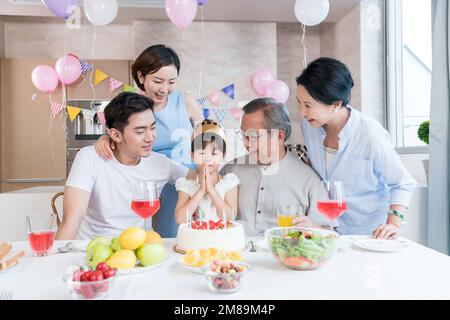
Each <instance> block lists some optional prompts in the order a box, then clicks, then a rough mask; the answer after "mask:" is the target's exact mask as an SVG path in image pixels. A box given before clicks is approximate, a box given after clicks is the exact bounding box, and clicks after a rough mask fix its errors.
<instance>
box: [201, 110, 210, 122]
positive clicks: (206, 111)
mask: <svg viewBox="0 0 450 320" xmlns="http://www.w3.org/2000/svg"><path fill="white" fill-rule="evenodd" d="M202 110H203V117H204V118H205V119H208V118H209V109H208V108H202Z"/></svg>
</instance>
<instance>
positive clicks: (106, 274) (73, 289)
mask: <svg viewBox="0 0 450 320" xmlns="http://www.w3.org/2000/svg"><path fill="white" fill-rule="evenodd" d="M116 277H117V270H116V269H115V268H110V267H108V265H107V264H106V263H105V262H101V263H99V264H98V265H97V266H96V268H95V269H88V268H83V267H80V266H74V267H72V268H69V270H68V272H67V274H66V275H65V276H64V278H63V280H64V281H65V282H66V283H67V287H68V288H69V290H70V293H71V295H72V299H74V300H103V299H106V298H107V297H108V295H109V294H110V292H111V291H112V289H113V286H114V281H115V279H116Z"/></svg>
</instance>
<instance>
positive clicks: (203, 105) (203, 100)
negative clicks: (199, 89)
mask: <svg viewBox="0 0 450 320" xmlns="http://www.w3.org/2000/svg"><path fill="white" fill-rule="evenodd" d="M197 103H198V104H199V105H200V107H202V108H206V98H205V97H203V98H200V99H198V100H197Z"/></svg>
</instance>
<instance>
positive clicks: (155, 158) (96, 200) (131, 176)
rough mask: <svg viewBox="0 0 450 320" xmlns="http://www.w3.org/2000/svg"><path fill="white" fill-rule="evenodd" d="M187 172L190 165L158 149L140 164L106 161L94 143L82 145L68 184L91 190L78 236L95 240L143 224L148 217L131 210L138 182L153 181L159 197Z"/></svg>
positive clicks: (115, 235)
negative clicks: (185, 165) (167, 155)
mask: <svg viewBox="0 0 450 320" xmlns="http://www.w3.org/2000/svg"><path fill="white" fill-rule="evenodd" d="M187 173H188V169H187V168H186V167H183V166H182V165H180V164H178V163H176V162H175V161H173V160H170V159H168V158H167V157H166V156H164V155H162V154H160V153H157V152H152V153H151V155H150V156H149V157H148V158H142V159H141V161H140V162H139V164H138V165H135V166H126V165H123V164H121V163H120V162H119V161H118V160H117V159H116V158H113V160H103V159H102V158H100V157H99V156H98V155H97V153H96V152H95V149H94V147H93V146H89V147H85V148H82V149H81V150H80V151H79V152H78V153H77V155H76V157H75V161H74V162H73V165H72V168H71V170H70V174H69V177H68V178H67V182H66V186H69V187H74V188H79V189H82V190H85V191H87V192H90V198H89V204H88V208H87V211H86V215H85V217H84V219H83V221H82V223H81V226H80V229H79V231H78V234H77V239H91V238H93V237H95V236H99V235H102V236H105V237H111V238H112V237H117V236H118V235H119V234H120V233H121V232H122V231H123V230H124V229H126V228H128V227H132V226H143V224H144V219H142V218H141V217H140V216H138V215H137V214H136V213H135V212H134V211H132V210H131V200H132V190H133V186H134V184H135V182H136V181H138V180H150V181H153V182H154V183H155V184H156V186H157V188H158V196H159V195H160V194H161V191H162V189H163V188H164V186H165V185H166V184H167V183H170V184H175V181H176V180H177V179H178V178H180V177H186V175H187Z"/></svg>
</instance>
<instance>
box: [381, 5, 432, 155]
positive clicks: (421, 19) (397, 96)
mask: <svg viewBox="0 0 450 320" xmlns="http://www.w3.org/2000/svg"><path fill="white" fill-rule="evenodd" d="M431 2H432V0H390V1H387V53H388V58H387V59H388V64H387V65H388V67H387V68H388V69H387V92H388V98H387V99H388V101H387V106H388V112H387V113H388V129H389V131H390V134H391V136H392V139H393V142H394V144H395V145H396V146H397V147H421V146H426V144H425V143H424V142H422V141H420V140H419V138H418V137H417V130H418V128H419V125H420V124H421V123H422V122H423V121H426V120H429V118H430V100H431V99H430V97H431V70H432V40H431V38H432V31H431V29H432V22H431V19H432V18H431Z"/></svg>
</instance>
